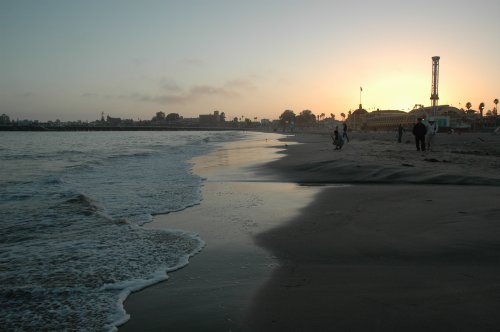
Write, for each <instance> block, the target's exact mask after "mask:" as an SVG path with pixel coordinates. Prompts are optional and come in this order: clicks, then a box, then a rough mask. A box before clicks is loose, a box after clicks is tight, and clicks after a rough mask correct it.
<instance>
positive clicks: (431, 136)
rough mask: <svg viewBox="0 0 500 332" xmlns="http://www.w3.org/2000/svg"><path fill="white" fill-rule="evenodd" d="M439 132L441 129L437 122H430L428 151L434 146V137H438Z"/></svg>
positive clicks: (427, 139) (427, 138) (428, 127)
mask: <svg viewBox="0 0 500 332" xmlns="http://www.w3.org/2000/svg"><path fill="white" fill-rule="evenodd" d="M438 130H439V127H438V125H437V122H435V121H429V125H428V126H427V135H426V136H427V137H426V141H427V150H428V151H431V148H432V146H433V144H434V136H436V134H437V132H438Z"/></svg>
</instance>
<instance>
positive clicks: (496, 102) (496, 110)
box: [493, 98, 498, 115]
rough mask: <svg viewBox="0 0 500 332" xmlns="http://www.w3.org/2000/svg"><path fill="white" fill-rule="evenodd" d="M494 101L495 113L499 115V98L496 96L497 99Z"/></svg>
mask: <svg viewBox="0 0 500 332" xmlns="http://www.w3.org/2000/svg"><path fill="white" fill-rule="evenodd" d="M493 103H494V104H495V111H494V113H493V114H494V115H498V107H497V106H498V98H495V100H493Z"/></svg>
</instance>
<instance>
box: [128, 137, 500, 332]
mask: <svg viewBox="0 0 500 332" xmlns="http://www.w3.org/2000/svg"><path fill="white" fill-rule="evenodd" d="M352 136H353V137H352V138H351V139H352V141H351V142H350V143H348V144H346V145H345V146H344V149H343V150H342V151H333V147H332V145H331V142H330V140H329V139H328V137H327V135H326V134H324V135H301V134H297V135H296V136H294V137H288V138H287V139H286V140H289V141H298V142H301V143H302V144H298V145H291V144H288V143H287V144H286V145H285V149H286V151H283V152H281V153H284V154H285V155H284V156H282V158H275V159H274V160H273V161H271V162H270V163H267V164H265V165H262V164H260V165H256V166H252V167H251V170H252V171H253V172H255V174H254V175H251V176H249V177H248V178H247V179H246V180H249V181H251V182H245V183H246V184H248V183H252V184H253V185H254V186H257V188H254V189H253V190H254V191H253V192H254V193H256V194H257V195H260V194H262V193H265V192H266V189H264V187H261V188H258V186H259V184H262V183H261V182H259V181H258V179H259V178H260V179H262V177H264V178H265V177H266V176H268V175H269V173H272V176H273V177H274V180H273V181H278V182H277V183H281V184H283V183H286V185H287V186H292V187H288V188H286V187H285V188H279V186H278V189H277V190H276V191H275V192H274V193H271V195H270V196H269V197H267V198H266V199H267V200H269V202H268V207H270V208H272V207H273V206H274V208H276V206H275V204H274V203H273V200H274V199H275V198H276V197H277V196H278V197H279V196H282V194H285V193H287V192H288V191H291V192H293V191H299V192H300V191H301V190H302V191H303V193H302V194H304V192H308V195H309V196H308V195H306V197H307V196H308V197H309V199H310V200H309V201H303V203H304V204H303V205H302V206H294V204H295V205H296V204H297V202H295V203H294V202H288V201H286V200H285V202H283V203H282V205H283V207H284V208H283V207H278V209H277V210H279V211H287V210H288V209H289V208H293V207H295V208H296V209H295V211H294V212H293V213H288V212H291V211H287V215H286V216H285V215H283V216H282V219H280V220H279V221H278V222H276V223H274V224H273V223H272V222H271V220H269V223H268V224H267V226H266V227H259V226H257V227H255V226H251V227H249V228H247V230H250V232H248V231H247V233H246V235H245V237H244V238H245V241H243V242H244V247H245V250H243V251H240V250H236V248H237V246H236V247H235V246H227V245H226V246H224V245H221V246H219V248H218V249H220V250H219V251H217V252H216V250H215V249H214V250H213V251H212V254H213V255H212V256H209V255H208V253H209V248H208V246H207V248H205V249H204V250H203V251H202V252H201V253H200V254H199V255H197V256H195V257H193V258H192V259H191V261H192V263H193V264H189V265H188V266H187V267H185V268H183V269H181V270H179V271H176V272H174V273H173V274H171V275H170V277H171V279H169V280H168V281H167V282H163V283H160V284H157V285H155V286H152V287H150V288H147V289H145V290H143V291H141V292H139V293H136V294H132V295H131V296H130V297H129V299H130V301H129V299H127V301H126V302H125V307H126V309H127V312H128V313H129V314H131V316H132V317H131V320H130V321H129V322H128V323H126V324H125V325H123V326H121V327H120V330H124V331H125V330H128V331H133V330H137V329H140V328H142V329H144V328H145V327H146V329H147V330H158V331H159V330H162V329H166V328H167V327H168V328H174V329H175V330H181V331H189V330H204V331H211V330H213V331H219V330H236V331H262V330H264V331H266V330H268V331H273V330H292V331H300V330H328V329H332V328H336V329H338V330H353V331H362V330H367V329H369V330H380V331H382V330H399V329H406V330H422V329H424V330H443V329H445V330H449V329H454V328H461V329H462V330H465V331H469V330H470V331H472V330H477V329H478V328H479V329H481V330H490V329H492V327H495V326H498V325H499V324H500V321H499V320H498V319H497V318H496V314H494V313H496V311H497V309H499V308H500V300H497V298H500V283H499V282H497V281H496V280H495V279H496V276H498V273H499V272H500V268H497V267H496V266H495V265H494V263H495V262H497V261H498V259H499V258H500V248H497V247H498V246H497V245H496V244H495V243H498V242H500V226H499V227H497V226H496V225H495V223H494V222H492V221H493V220H500V209H498V208H495V206H496V205H495V204H496V203H495V202H496V201H495V200H494V198H495V197H499V195H500V189H499V188H498V186H496V185H495V182H493V185H489V186H478V185H477V183H476V184H474V179H476V180H477V179H479V180H481V181H483V179H484V178H490V179H491V180H492V181H496V180H497V179H498V175H496V174H495V171H496V169H495V167H494V166H496V165H497V164H498V155H497V154H496V152H495V151H493V152H486V153H485V152H484V151H485V150H484V148H485V146H483V147H479V148H478V144H470V142H471V141H475V139H472V140H470V138H471V137H470V136H469V137H465V139H466V140H464V142H466V143H467V144H465V143H463V142H462V141H460V143H459V145H458V146H457V143H456V142H455V143H454V142H448V143H445V140H441V143H442V145H441V146H439V147H438V146H436V151H433V152H430V153H428V154H420V153H419V154H417V153H416V152H415V151H413V149H412V148H413V145H408V144H410V143H406V144H404V145H403V144H401V145H399V146H398V145H397V144H394V143H393V142H391V138H390V137H388V134H382V133H381V134H380V135H376V137H373V135H371V134H370V136H372V137H362V135H359V136H357V134H355V133H354V134H352ZM446 138H447V139H448V137H446ZM452 138H455V137H452ZM495 138H496V137H495ZM462 139H463V138H462ZM478 141H479V142H481V141H480V140H478ZM438 142H439V141H438ZM481 143H482V142H481ZM447 144H449V145H447ZM454 144H455V145H454ZM280 145H281V144H277V145H276V146H280ZM458 148H459V149H460V150H457V151H464V153H456V152H453V151H455V150H456V149H458ZM467 149H469V150H467ZM481 149H483V150H481ZM467 151H472V152H473V153H472V154H470V153H467ZM474 151H475V152H474ZM482 151H483V152H482ZM377 154H378V155H377ZM450 156H451V157H452V159H450V162H428V161H426V160H425V159H428V158H430V157H431V158H435V159H437V160H446V159H444V158H450ZM471 156H472V157H473V158H469V157H471ZM410 158H411V159H410ZM441 158H443V159H441ZM474 158H477V159H474ZM217 159H220V156H219V157H218V158H217ZM471 160H472V161H473V162H472V163H471V162H470V161H471ZM477 160H480V165H477V163H476V162H477ZM474 161H476V162H474ZM407 162H412V163H414V167H413V168H411V170H410V171H409V172H406V173H404V174H403V175H404V176H403V175H401V172H399V169H398V168H400V167H403V168H406V167H408V166H402V165H401V164H403V163H407ZM338 165H342V167H340V168H338ZM346 165H347V166H346ZM429 165H430V166H429ZM374 166H375V168H374ZM422 168H423V170H424V172H423V173H425V174H424V175H422V172H421V169H422ZM339 169H340V170H343V172H340V174H338V173H335V172H332V170H335V171H338V170H339ZM349 170H351V171H352V170H354V172H351V173H349ZM384 170H385V173H384ZM430 171H433V172H437V173H438V174H439V176H438V177H434V178H431V179H434V180H435V179H438V180H439V181H441V182H439V181H438V182H437V183H435V184H414V183H412V182H417V183H418V181H420V180H421V179H422V177H423V178H425V179H427V180H428V179H429V177H428V173H429V172H430ZM482 171H485V172H483V173H479V174H478V172H482ZM393 172H395V173H396V174H399V175H398V177H394V176H393V175H391V173H393ZM456 172H458V174H460V173H467V174H466V177H467V179H469V181H470V185H466V186H464V185H462V184H461V183H460V182H459V183H457V181H456V180H455V179H454V176H455V174H454V173H456ZM237 173H238V171H235V174H237ZM352 173H354V174H357V175H356V176H358V175H359V174H368V175H369V176H370V177H369V179H370V180H371V183H370V182H368V183H364V184H362V183H357V184H354V185H348V186H341V187H334V188H330V187H329V186H330V185H331V184H332V183H346V182H348V181H341V180H342V179H343V178H342V176H343V175H345V174H347V175H348V176H351V177H353V176H355V175H353V174H352ZM235 174H233V176H234V175H235ZM374 174H375V176H374ZM380 174H383V176H380ZM384 177H387V178H388V179H391V177H392V179H393V182H392V183H397V185H394V184H392V183H391V184H387V183H385V184H384V183H383V182H384ZM216 178H217V177H215V179H216ZM348 178H349V177H348ZM208 179H210V177H208ZM446 179H448V180H450V179H451V180H453V181H449V182H450V183H451V184H454V185H451V186H450V185H443V184H442V183H443V182H446ZM219 180H220V179H219ZM279 181H282V182H279ZM377 181H378V182H377ZM290 182H292V183H293V182H295V183H298V184H299V185H298V186H294V185H292V184H291V183H290ZM431 182H432V181H431ZM308 183H312V184H314V186H307V184H308ZM235 184H236V185H237V186H239V185H241V184H242V183H241V182H240V183H239V182H237V181H234V182H232V181H228V182H217V181H214V182H211V181H210V180H209V181H208V182H207V184H206V186H207V188H204V193H205V189H206V190H207V192H212V198H217V195H218V196H219V199H218V201H219V203H218V204H220V202H221V199H220V198H221V197H222V201H224V200H225V199H226V200H227V199H232V198H234V197H237V196H238V195H240V194H242V193H244V192H245V191H247V192H248V188H245V189H243V188H241V187H239V188H236V189H235V187H233V188H232V189H231V190H227V187H226V188H225V189H221V188H219V190H218V191H217V190H214V188H215V187H216V186H220V185H222V186H225V185H235ZM300 184H304V185H303V186H300ZM489 184H491V182H490V183H489ZM211 186H215V187H212V188H211ZM217 192H218V193H219V194H215V195H214V193H217ZM223 193H225V194H223ZM235 193H236V194H235ZM465 193H467V194H465ZM216 201H217V200H216ZM244 201H246V202H250V201H251V200H248V197H247V198H246V199H244ZM309 202H310V203H309ZM240 203H241V202H240ZM240 205H241V204H240ZM257 205H258V204H257ZM240 208H241V206H240ZM196 209H197V210H198V212H197V213H198V217H196V213H195V214H192V212H193V211H194V210H186V214H184V217H182V218H180V219H183V218H184V219H190V218H193V217H196V218H203V217H209V218H212V217H213V213H214V211H217V210H220V206H219V208H217V205H212V206H211V207H206V206H204V205H203V202H202V204H201V205H200V206H199V207H197V208H196ZM241 211H242V210H240V212H241ZM256 211H258V206H255V205H252V204H250V205H247V209H246V211H245V214H243V215H247V216H248V215H250V216H252V217H251V219H252V220H251V222H249V223H247V224H246V225H247V226H250V225H252V223H257V224H258V223H259V221H260V220H262V218H263V217H264V215H262V214H259V213H257V212H256ZM181 214H183V213H181ZM181 214H175V215H177V216H180V215H181ZM419 214H422V219H423V220H424V222H423V223H422V221H421V220H420V219H419V218H418V216H419ZM210 215H212V216H211V217H210ZM382 217H384V218H382ZM270 219H273V218H270ZM374 219H375V221H374ZM228 220H230V218H228ZM233 220H234V221H235V223H236V224H238V223H241V222H242V219H241V218H240V219H233ZM402 220H404V221H405V223H403V224H401V223H402ZM180 221H181V220H180ZM168 223H171V221H170V222H168ZM195 224H196V225H197V226H196V227H200V226H201V225H200V223H196V222H195V223H194V224H193V225H195ZM243 224H244V222H243ZM205 226H206V227H207V229H206V230H205V231H207V232H208V233H210V232H211V234H212V235H211V236H213V237H214V240H215V242H214V243H218V244H220V243H221V242H217V241H219V240H220V239H221V238H224V237H225V238H226V239H227V234H225V230H224V227H222V228H217V227H214V226H213V225H205ZM403 226H404V227H403ZM240 230H241V229H240ZM195 232H198V230H195ZM415 234H418V236H416V235H415ZM200 235H201V234H200ZM240 235H241V234H240ZM201 237H202V239H203V238H204V236H203V235H202V236H201ZM217 238H218V239H217ZM241 239H242V237H240V238H239V240H238V241H241ZM254 240H255V242H254ZM332 240H333V241H332ZM210 242H211V241H210ZM207 243H208V242H207ZM233 244H234V243H233ZM216 247H217V245H216ZM249 252H253V253H254V254H255V255H254V256H252V257H253V258H255V260H252V259H249V260H247V261H245V260H244V259H245V258H247V257H248V253H249ZM204 254H207V255H206V256H204ZM219 256H220V257H222V258H221V259H220V260H219V261H217V259H216V258H217V257H219ZM207 257H212V258H211V259H208V258H207ZM227 262H233V263H234V264H233V265H232V266H231V264H226V263H227ZM242 262H245V264H243V265H241V264H240V263H242ZM216 263H218V265H216V266H217V268H215V269H212V268H210V265H211V264H216ZM266 264H267V265H266ZM443 264H444V265H445V266H441V265H443ZM252 268H254V270H255V271H254V270H252ZM234 271H238V272H242V273H239V274H237V275H235V274H234ZM249 271H252V272H254V273H249ZM231 273H233V274H231ZM208 275H212V276H215V277H216V279H211V280H210V279H209V278H205V276H208ZM231 280H233V281H234V280H236V281H237V282H239V283H240V285H243V287H235V286H234V284H230V283H228V282H230V281H231ZM201 295H203V296H201ZM200 296H201V297H200ZM165 298H167V304H165V302H164V300H165ZM168 298H169V299H170V300H171V302H168ZM200 298H206V299H207V300H206V301H205V302H203V301H202V302H201V303H198V302H197V300H199V299H200ZM218 299H223V300H224V301H226V302H225V304H222V303H221V302H218ZM235 299H237V300H235ZM457 299H458V300H457ZM460 299H462V300H460ZM431 300H432V301H431ZM172 301H173V302H172ZM174 302H175V303H174ZM132 307H135V308H136V309H134V310H138V313H136V312H134V311H133V310H132V311H131V310H129V309H130V308H132ZM172 317H174V319H172ZM214 317H216V318H214ZM132 322H134V323H132ZM410 323H411V324H410Z"/></svg>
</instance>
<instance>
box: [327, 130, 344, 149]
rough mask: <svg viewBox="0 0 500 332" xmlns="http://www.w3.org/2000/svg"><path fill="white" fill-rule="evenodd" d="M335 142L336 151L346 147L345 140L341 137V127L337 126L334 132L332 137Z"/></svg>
mask: <svg viewBox="0 0 500 332" xmlns="http://www.w3.org/2000/svg"><path fill="white" fill-rule="evenodd" d="M330 136H331V137H332V140H333V145H335V150H340V149H342V145H344V140H343V139H342V138H341V137H340V136H339V127H338V126H335V130H334V131H333V135H330Z"/></svg>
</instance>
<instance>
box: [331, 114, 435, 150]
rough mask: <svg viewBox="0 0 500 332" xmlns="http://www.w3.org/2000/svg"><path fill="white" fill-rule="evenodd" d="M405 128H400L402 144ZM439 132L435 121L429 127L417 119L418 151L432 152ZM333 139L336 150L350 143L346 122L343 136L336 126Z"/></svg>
mask: <svg viewBox="0 0 500 332" xmlns="http://www.w3.org/2000/svg"><path fill="white" fill-rule="evenodd" d="M403 131H404V129H403V126H402V125H401V124H400V125H399V126H398V142H399V143H401V140H402V138H403ZM437 132H438V125H437V123H436V122H435V121H433V120H429V121H428V123H427V125H426V124H424V123H423V122H422V118H418V119H417V123H416V124H415V125H414V126H413V135H414V136H415V145H416V147H417V151H426V150H427V151H430V150H431V148H432V145H433V143H434V136H435V135H436V133H437ZM330 136H331V138H332V141H333V142H332V143H333V145H335V150H340V149H342V146H343V145H344V143H345V142H346V141H347V142H349V137H348V136H347V124H346V123H345V122H344V124H343V126H342V135H340V133H339V127H338V126H335V130H334V131H333V135H330Z"/></svg>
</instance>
